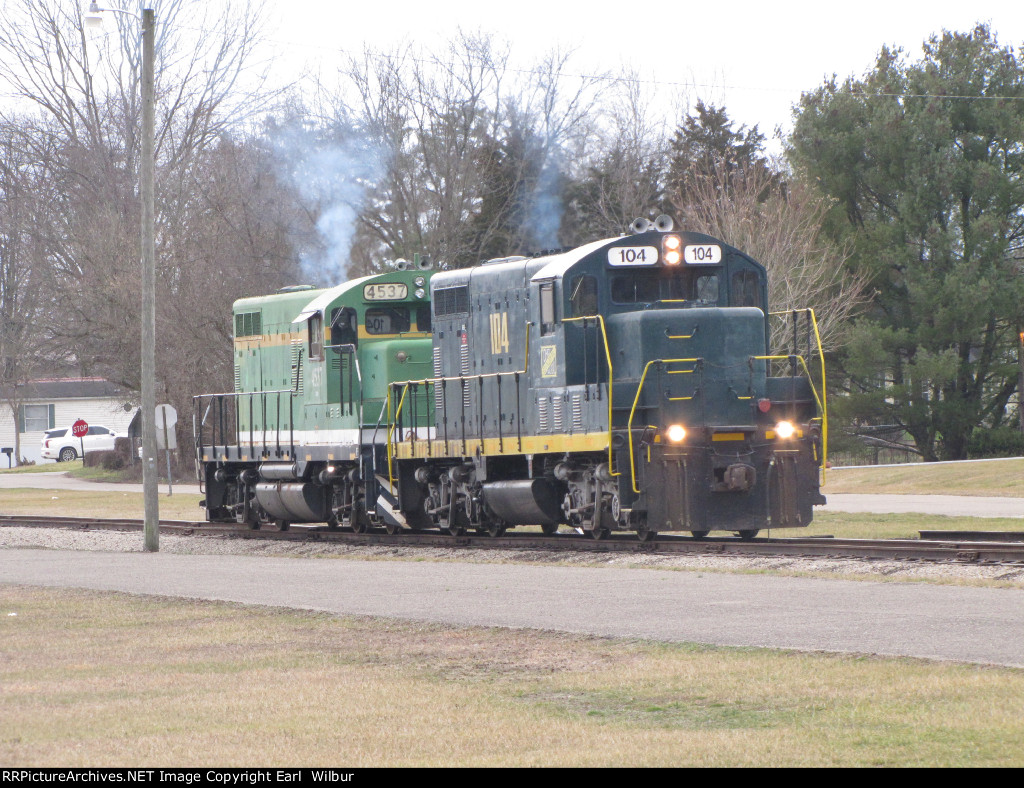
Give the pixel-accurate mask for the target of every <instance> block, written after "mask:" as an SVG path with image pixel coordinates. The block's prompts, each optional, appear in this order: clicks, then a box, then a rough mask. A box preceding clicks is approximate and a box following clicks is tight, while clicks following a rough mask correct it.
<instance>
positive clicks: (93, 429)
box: [88, 427, 110, 435]
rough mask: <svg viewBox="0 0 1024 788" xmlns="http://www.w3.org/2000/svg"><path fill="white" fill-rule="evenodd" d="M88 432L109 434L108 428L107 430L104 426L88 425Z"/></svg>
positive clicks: (91, 433) (90, 433)
mask: <svg viewBox="0 0 1024 788" xmlns="http://www.w3.org/2000/svg"><path fill="white" fill-rule="evenodd" d="M88 434H89V435H109V434H110V430H108V429H107V428H106V427H90V428H89V432H88Z"/></svg>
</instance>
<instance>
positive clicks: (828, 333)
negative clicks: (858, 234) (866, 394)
mask: <svg viewBox="0 0 1024 788" xmlns="http://www.w3.org/2000/svg"><path fill="white" fill-rule="evenodd" d="M674 206H675V209H676V211H677V212H678V213H677V215H679V216H681V217H685V227H686V229H688V230H694V231H697V232H703V233H707V234H708V235H713V236H715V237H717V238H721V239H722V240H723V241H726V242H727V243H729V244H731V245H733V246H735V247H737V248H738V249H741V250H742V251H744V252H745V253H747V254H749V255H750V256H751V257H753V258H754V259H755V260H757V261H759V262H760V263H762V264H763V265H764V266H765V268H767V269H768V298H769V302H770V309H771V311H773V312H785V311H789V310H792V309H802V308H806V307H812V308H813V309H814V311H815V314H816V316H817V320H818V326H819V329H820V331H821V340H822V345H823V347H824V348H825V349H826V350H832V349H835V348H836V347H837V346H838V345H839V344H840V343H841V340H842V333H843V329H844V326H845V325H846V323H847V321H848V320H849V319H850V318H851V317H852V316H853V315H854V314H855V313H856V312H857V310H858V309H859V308H861V307H862V306H863V305H864V304H865V303H866V301H867V296H866V293H865V282H864V279H863V278H862V277H859V276H857V275H855V274H853V273H851V272H850V271H849V270H848V269H847V267H846V266H845V265H844V264H845V262H846V260H847V259H848V257H849V250H848V249H846V248H844V247H840V246H836V245H835V244H834V243H833V242H831V241H830V240H829V239H828V238H827V237H826V236H825V234H824V233H823V232H822V224H823V222H824V220H825V214H826V213H827V211H828V208H829V203H828V201H827V200H825V199H824V198H822V197H820V196H817V195H816V194H815V193H814V192H813V191H812V190H811V189H808V188H807V187H805V186H803V185H802V184H801V183H799V182H792V183H790V182H781V181H780V180H779V177H778V175H777V174H776V173H775V172H774V171H772V170H771V169H770V168H768V167H761V166H755V167H750V168H740V169H737V168H735V167H734V166H732V165H731V164H730V163H723V162H721V161H719V162H717V163H716V164H715V166H713V167H712V168H711V170H710V171H709V172H708V171H706V173H705V174H704V175H698V176H694V177H691V178H688V179H687V191H686V199H685V200H684V199H683V198H682V197H681V196H680V195H679V194H678V193H676V194H675V195H674Z"/></svg>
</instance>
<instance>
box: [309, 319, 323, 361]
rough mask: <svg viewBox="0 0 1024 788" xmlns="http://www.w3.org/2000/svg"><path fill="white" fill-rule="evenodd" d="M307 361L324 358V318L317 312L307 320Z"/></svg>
mask: <svg viewBox="0 0 1024 788" xmlns="http://www.w3.org/2000/svg"><path fill="white" fill-rule="evenodd" d="M308 325H309V359H310V361H312V360H314V359H322V358H323V357H324V318H323V315H321V314H320V313H319V312H317V313H316V314H315V315H313V316H312V317H311V318H310V319H309V323H308Z"/></svg>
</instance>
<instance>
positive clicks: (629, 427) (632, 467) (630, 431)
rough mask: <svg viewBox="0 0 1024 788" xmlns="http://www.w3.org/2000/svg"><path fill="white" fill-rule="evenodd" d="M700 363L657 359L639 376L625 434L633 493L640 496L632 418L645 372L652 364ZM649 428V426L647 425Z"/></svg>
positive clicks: (685, 360) (683, 359)
mask: <svg viewBox="0 0 1024 788" xmlns="http://www.w3.org/2000/svg"><path fill="white" fill-rule="evenodd" d="M700 361H702V359H699V358H657V359H654V360H653V361H648V362H647V366H645V367H644V371H643V374H642V375H640V383H639V384H638V385H637V387H636V396H635V397H634V398H633V407H632V408H630V409H629V421H627V422H626V432H627V433H628V435H629V472H630V477H631V478H630V482H631V484H632V485H633V492H635V493H636V494H637V495H639V494H640V488H639V487H637V486H636V461H635V460H634V459H633V416H634V415H636V406H637V405H638V404H639V403H640V393H641V392H642V391H643V390H644V381H645V380H647V371H648V370H649V369H650V368H651V366H652V365H653V364H696V363H699V362H700ZM648 426H650V425H648Z"/></svg>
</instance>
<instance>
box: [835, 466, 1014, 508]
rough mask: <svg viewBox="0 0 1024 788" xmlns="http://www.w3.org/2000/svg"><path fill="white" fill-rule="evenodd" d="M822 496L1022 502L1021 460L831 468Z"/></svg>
mask: <svg viewBox="0 0 1024 788" xmlns="http://www.w3.org/2000/svg"><path fill="white" fill-rule="evenodd" d="M822 492H824V493H825V495H828V494H829V493H864V494H875V493H900V494H904V495H984V496H995V497H1000V498H1024V459H1017V458H1015V459H1009V460H983V461H975V462H951V463H945V462H943V463H932V464H928V465H917V464H914V465H884V466H879V467H876V468H831V469H829V470H828V471H827V472H826V474H825V485H824V487H823V488H822Z"/></svg>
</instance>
